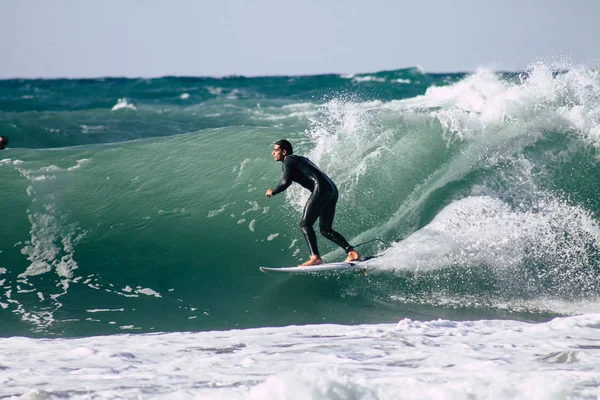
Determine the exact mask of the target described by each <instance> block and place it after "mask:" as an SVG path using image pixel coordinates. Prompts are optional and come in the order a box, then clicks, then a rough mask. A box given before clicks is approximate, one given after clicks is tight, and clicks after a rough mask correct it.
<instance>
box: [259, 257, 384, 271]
mask: <svg viewBox="0 0 600 400" xmlns="http://www.w3.org/2000/svg"><path fill="white" fill-rule="evenodd" d="M373 258H375V257H366V258H361V259H360V260H358V261H352V262H336V263H327V264H321V265H311V266H309V267H301V266H296V267H279V268H269V267H259V268H260V270H261V271H262V272H264V273H265V274H303V273H307V272H323V271H339V270H350V269H359V270H363V269H366V267H367V261H368V260H371V259H373Z"/></svg>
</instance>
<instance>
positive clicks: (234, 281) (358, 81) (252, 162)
mask: <svg viewBox="0 0 600 400" xmlns="http://www.w3.org/2000/svg"><path fill="white" fill-rule="evenodd" d="M186 79H187V80H186ZM9 83H10V84H9ZM9 83H7V81H3V82H2V85H0V91H2V93H3V97H2V98H3V99H4V100H3V103H1V105H2V111H1V112H0V124H3V125H2V126H3V127H9V128H10V129H12V131H11V132H9V136H10V138H11V142H10V144H11V145H12V146H13V147H12V148H9V150H8V151H5V152H3V153H1V154H0V155H1V156H2V157H0V158H2V159H1V160H0V176H2V182H1V183H0V190H1V192H2V198H3V199H4V202H3V203H4V204H5V208H4V209H5V213H4V218H3V222H4V223H3V228H2V230H1V231H0V232H1V233H0V239H1V240H0V251H1V252H0V286H1V287H2V293H1V294H0V306H1V307H2V310H3V312H2V322H3V323H2V324H1V328H0V334H2V335H28V336H32V335H34V336H35V335H43V336H47V335H50V336H52V335H59V336H88V335H96V334H108V333H115V332H129V331H134V332H151V331H181V330H211V329H233V328H246V327H261V326H278V325H289V324H306V323H322V322H326V323H332V322H335V323H348V324H352V323H371V322H392V321H397V320H398V319H401V318H404V317H410V318H413V319H422V318H437V317H440V318H449V319H454V320H457V319H469V318H473V317H477V316H481V317H483V318H502V317H504V316H507V315H510V317H511V318H521V319H525V320H537V319H546V318H548V317H549V316H553V315H557V314H575V313H580V312H598V310H600V308H599V305H598V304H599V303H598V299H597V293H598V289H599V287H598V286H599V284H598V279H597V276H598V272H599V271H598V269H599V268H598V265H599V264H598V257H599V255H600V251H599V250H600V242H599V238H600V230H599V227H598V224H597V213H598V211H599V210H600V204H598V199H599V198H600V196H598V192H599V191H600V189H599V188H600V186H599V184H598V181H599V180H598V177H599V176H600V170H599V168H600V167H598V144H599V143H600V142H599V141H598V134H599V132H600V130H599V126H600V125H599V124H598V122H599V121H600V111H599V110H600V100H599V99H600V89H599V84H600V79H599V78H598V76H597V73H596V71H594V70H589V69H584V68H577V67H572V68H570V69H569V70H566V71H560V72H556V71H554V70H552V69H551V68H549V67H547V66H544V65H539V66H536V67H534V68H532V70H531V71H529V72H528V73H527V74H520V75H519V74H501V75H498V74H493V73H490V72H489V71H485V70H481V71H478V72H476V73H474V74H471V75H464V74H450V75H432V74H423V73H422V72H420V71H418V70H416V69H410V70H401V71H390V72H382V73H377V74H360V75H353V76H345V77H342V76H336V75H331V76H329V75H327V76H315V77H274V78H241V77H236V78H227V79H224V80H217V79H212V78H205V79H201V78H162V79H158V80H150V81H148V82H146V83H144V82H143V81H141V80H106V81H86V82H83V83H82V82H79V85H74V84H73V85H71V84H72V83H73V82H71V81H19V82H15V81H9ZM11 85H12V86H11ZM27 85H29V88H27ZM44 85H45V86H47V88H46V91H47V92H45V93H46V97H43V96H38V97H35V98H23V96H29V95H28V94H24V93H26V92H27V91H28V90H30V89H31V88H32V87H38V89H39V87H41V86H44ZM86 85H87V86H86ZM144 85H146V86H144ZM219 85H220V86H219ZM207 87H209V88H210V89H206V88H207ZM192 88H196V89H192ZM84 89H85V90H84ZM61 90H62V91H63V92H64V91H66V92H67V93H68V97H67V98H69V99H70V100H69V101H66V100H65V97H64V96H63V97H60V96H58V95H57V93H59V92H60V91H61ZM38 91H39V90H38ZM27 93H29V92H27ZM123 93H125V94H127V96H128V100H127V101H125V102H124V101H123V100H118V99H117V100H111V101H106V100H103V101H104V102H103V101H102V100H101V99H102V98H103V96H109V95H110V96H112V97H118V98H124V97H125V96H124V95H123ZM200 93H204V97H202V96H201V95H200ZM185 94H187V96H185ZM7 99H8V100H7ZM28 101H30V103H31V104H30V103H28ZM119 105H120V106H119ZM31 116H34V117H33V122H31V120H30V119H29V117H31ZM24 121H29V122H24ZM53 124H55V125H53ZM9 128H7V129H9ZM53 129H54V130H55V131H52V130H53ZM56 130H58V131H56ZM44 132H45V133H44ZM281 138H287V139H289V140H291V141H292V143H293V144H294V146H295V151H296V153H298V154H303V155H307V156H308V157H309V158H311V159H312V160H313V161H314V162H316V163H317V164H318V165H319V166H320V167H321V168H322V169H323V170H325V171H326V172H327V173H328V174H329V175H330V176H331V177H332V178H333V180H334V181H335V182H336V184H337V185H338V187H339V189H340V195H341V196H340V200H339V202H338V207H337V213H336V219H335V227H336V230H339V231H340V232H342V233H343V234H344V235H345V236H346V237H348V238H349V239H350V241H351V242H352V243H354V244H358V243H362V242H368V241H371V240H373V239H379V241H373V242H369V243H368V244H365V245H363V246H360V247H359V250H360V251H361V253H363V254H365V255H373V254H382V256H381V257H379V258H378V260H377V262H376V263H375V264H374V267H373V270H372V271H370V272H369V274H368V275H366V276H365V275H363V274H361V273H356V272H344V273H327V274H323V275H310V276H294V277H278V276H268V275H264V274H262V273H260V271H259V270H258V266H261V265H262V266H285V265H295V264H298V263H299V262H301V261H303V260H305V259H306V258H307V257H308V250H307V247H306V245H305V243H304V240H303V238H302V235H301V233H300V231H299V229H298V223H299V220H300V216H301V213H302V208H303V205H304V202H305V201H306V199H307V198H308V194H309V193H308V192H307V191H306V190H304V189H302V188H301V187H300V186H298V185H293V186H292V187H290V188H289V189H288V190H287V191H286V192H285V193H283V194H280V195H278V196H275V197H273V198H271V199H267V198H266V197H265V192H266V190H267V188H269V187H274V186H275V185H276V184H277V182H278V181H279V179H280V175H281V164H279V163H276V162H274V161H273V159H272V157H271V156H270V152H271V149H272V146H273V143H274V142H275V141H276V140H278V139H281ZM319 245H320V247H321V249H322V253H323V256H324V258H325V259H326V261H336V260H339V259H343V258H344V254H342V252H341V251H340V250H339V249H336V248H335V246H334V245H332V244H331V243H328V242H326V240H325V239H324V238H319Z"/></svg>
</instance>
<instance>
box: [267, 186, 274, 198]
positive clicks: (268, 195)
mask: <svg viewBox="0 0 600 400" xmlns="http://www.w3.org/2000/svg"><path fill="white" fill-rule="evenodd" d="M271 196H273V189H271V188H268V189H267V197H271Z"/></svg>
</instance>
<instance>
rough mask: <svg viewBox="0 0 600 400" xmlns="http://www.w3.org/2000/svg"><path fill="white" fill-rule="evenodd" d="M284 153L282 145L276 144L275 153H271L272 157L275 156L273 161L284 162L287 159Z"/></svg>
mask: <svg viewBox="0 0 600 400" xmlns="http://www.w3.org/2000/svg"><path fill="white" fill-rule="evenodd" d="M284 151H285V150H282V149H281V146H280V145H278V144H276V145H275V146H273V151H272V152H271V155H272V156H273V159H274V160H275V161H283V159H284V158H285V154H284Z"/></svg>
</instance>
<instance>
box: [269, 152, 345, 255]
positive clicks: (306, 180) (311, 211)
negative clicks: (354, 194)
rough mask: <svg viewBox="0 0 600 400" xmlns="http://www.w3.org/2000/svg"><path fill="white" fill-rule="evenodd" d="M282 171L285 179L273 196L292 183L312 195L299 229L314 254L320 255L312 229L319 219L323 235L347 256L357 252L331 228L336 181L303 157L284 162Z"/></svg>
mask: <svg viewBox="0 0 600 400" xmlns="http://www.w3.org/2000/svg"><path fill="white" fill-rule="evenodd" d="M282 169H283V177H282V178H281V182H279V185H278V186H277V187H276V188H275V189H274V190H273V195H276V194H277V193H281V192H283V191H284V190H285V189H287V188H288V187H289V186H290V185H291V184H292V182H297V183H299V184H300V185H302V186H303V187H305V188H306V189H308V190H310V191H311V192H312V194H311V195H310V197H309V199H308V201H307V202H306V205H305V206H304V213H303V215H302V221H300V230H301V231H302V233H303V234H304V237H305V238H306V242H307V243H308V247H309V248H310V251H311V253H312V254H315V255H319V249H318V247H317V236H316V234H315V231H314V229H313V227H312V226H313V225H314V223H315V221H316V220H317V218H319V217H320V220H319V228H320V229H321V234H322V235H323V236H325V237H326V238H327V239H329V240H331V241H332V242H333V243H335V244H337V245H338V246H340V247H341V248H343V249H344V250H346V253H348V252H349V251H351V250H354V248H353V247H352V246H351V245H350V244H349V243H348V241H347V240H346V239H345V238H344V237H343V236H342V235H341V234H340V233H339V232H336V231H334V230H333V228H332V225H333V217H334V215H335V205H336V203H337V200H338V189H337V187H336V186H335V184H334V183H333V181H332V180H331V179H330V178H329V177H328V176H327V175H325V173H324V172H323V171H321V170H320V169H319V168H318V167H317V166H316V165H315V164H313V163H312V161H310V160H309V159H308V158H306V157H302V156H295V155H291V156H287V157H286V158H285V160H284V161H283V167H282Z"/></svg>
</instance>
